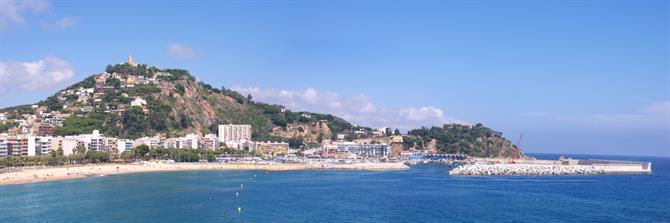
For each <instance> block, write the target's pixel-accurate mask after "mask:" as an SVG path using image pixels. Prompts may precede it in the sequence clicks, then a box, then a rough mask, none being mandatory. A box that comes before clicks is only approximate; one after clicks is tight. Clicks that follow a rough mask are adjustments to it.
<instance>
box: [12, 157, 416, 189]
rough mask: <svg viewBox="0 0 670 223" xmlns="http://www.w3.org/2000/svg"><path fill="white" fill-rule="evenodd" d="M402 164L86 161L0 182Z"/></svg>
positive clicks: (395, 166)
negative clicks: (161, 173) (100, 162)
mask: <svg viewBox="0 0 670 223" xmlns="http://www.w3.org/2000/svg"><path fill="white" fill-rule="evenodd" d="M408 168H409V167H407V166H406V165H405V164H403V163H351V164H333V163H309V164H254V163H163V162H144V163H141V164H140V163H136V164H89V165H78V166H60V167H26V168H19V169H14V170H8V171H7V172H3V173H0V185H8V184H21V183H36V182H45V181H53V180H68V179H77V178H84V177H97V176H104V175H112V174H131V173H143V172H162V171H197V170H267V171H289V170H377V171H381V170H404V169H408Z"/></svg>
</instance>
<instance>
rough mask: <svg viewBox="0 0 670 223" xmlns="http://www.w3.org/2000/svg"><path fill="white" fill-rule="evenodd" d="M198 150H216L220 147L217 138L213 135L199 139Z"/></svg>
mask: <svg viewBox="0 0 670 223" xmlns="http://www.w3.org/2000/svg"><path fill="white" fill-rule="evenodd" d="M199 144H200V145H199V148H200V149H204V150H216V149H219V147H221V144H220V142H219V138H218V137H217V136H216V135H214V134H209V135H205V136H204V137H202V138H200V142H199Z"/></svg>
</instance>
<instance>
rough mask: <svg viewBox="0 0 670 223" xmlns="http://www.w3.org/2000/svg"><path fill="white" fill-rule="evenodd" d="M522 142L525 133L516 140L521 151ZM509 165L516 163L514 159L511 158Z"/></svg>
mask: <svg viewBox="0 0 670 223" xmlns="http://www.w3.org/2000/svg"><path fill="white" fill-rule="evenodd" d="M521 140H523V133H521V135H519V139H518V140H516V147H517V148H519V149H521ZM507 163H510V164H513V163H515V162H514V158H510V159H509V160H508V161H507Z"/></svg>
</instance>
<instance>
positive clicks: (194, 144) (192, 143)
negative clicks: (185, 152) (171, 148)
mask: <svg viewBox="0 0 670 223" xmlns="http://www.w3.org/2000/svg"><path fill="white" fill-rule="evenodd" d="M175 148H177V149H198V136H197V135H196V134H188V135H186V136H184V137H179V138H176V139H175Z"/></svg>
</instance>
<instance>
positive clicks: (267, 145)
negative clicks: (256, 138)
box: [249, 141, 289, 156]
mask: <svg viewBox="0 0 670 223" xmlns="http://www.w3.org/2000/svg"><path fill="white" fill-rule="evenodd" d="M288 149H289V146H288V143H286V142H269V141H268V142H250V143H249V152H253V153H256V154H263V155H264V156H285V155H287V154H288Z"/></svg>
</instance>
